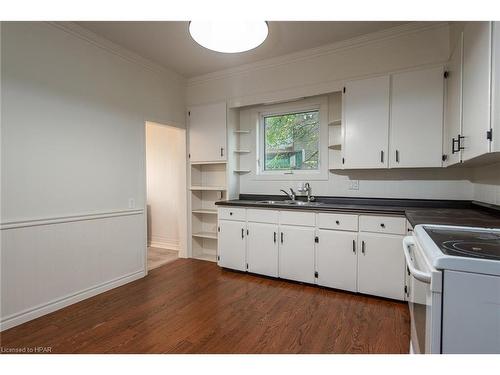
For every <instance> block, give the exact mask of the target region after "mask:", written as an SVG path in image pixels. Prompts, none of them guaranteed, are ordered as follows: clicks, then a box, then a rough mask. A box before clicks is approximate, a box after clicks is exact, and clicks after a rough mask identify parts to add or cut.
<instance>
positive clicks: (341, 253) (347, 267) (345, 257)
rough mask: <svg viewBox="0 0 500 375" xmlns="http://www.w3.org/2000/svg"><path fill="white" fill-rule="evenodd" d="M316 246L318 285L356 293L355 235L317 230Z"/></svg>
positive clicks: (353, 233) (352, 233) (354, 233)
mask: <svg viewBox="0 0 500 375" xmlns="http://www.w3.org/2000/svg"><path fill="white" fill-rule="evenodd" d="M318 237H319V243H318V244H317V245H316V270H317V271H318V284H319V285H323V286H327V287H330V288H337V289H343V290H349V291H351V292H356V291H357V289H356V279H357V275H356V274H357V264H358V261H357V255H356V251H357V233H356V232H340V231H334V230H319V231H318Z"/></svg>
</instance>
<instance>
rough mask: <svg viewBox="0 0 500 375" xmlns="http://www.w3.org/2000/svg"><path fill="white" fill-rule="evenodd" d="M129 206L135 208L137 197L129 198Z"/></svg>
mask: <svg viewBox="0 0 500 375" xmlns="http://www.w3.org/2000/svg"><path fill="white" fill-rule="evenodd" d="M128 208H135V199H134V198H129V199H128Z"/></svg>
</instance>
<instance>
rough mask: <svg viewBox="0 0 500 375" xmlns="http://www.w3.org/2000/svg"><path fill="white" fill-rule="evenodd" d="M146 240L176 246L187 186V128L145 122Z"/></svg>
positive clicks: (162, 246)
mask: <svg viewBox="0 0 500 375" xmlns="http://www.w3.org/2000/svg"><path fill="white" fill-rule="evenodd" d="M146 171H147V208H148V244H149V245H150V246H153V247H161V248H165V249H172V250H179V248H180V232H181V224H182V223H181V222H180V220H179V218H180V217H182V216H183V215H184V211H185V210H186V206H185V205H182V202H183V195H184V194H185V189H186V132H185V130H183V129H179V128H174V127H170V126H164V125H160V124H155V123H151V122H148V123H146Z"/></svg>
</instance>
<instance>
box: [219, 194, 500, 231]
mask: <svg viewBox="0 0 500 375" xmlns="http://www.w3.org/2000/svg"><path fill="white" fill-rule="evenodd" d="M283 199H284V197H283V196H280V195H278V196H276V195H244V194H241V195H240V199H234V200H229V201H221V202H217V203H216V205H221V206H236V207H254V208H277V209H280V210H302V211H304V210H309V211H323V212H325V211H326V212H331V211H337V212H355V213H372V214H373V213H381V214H395V215H405V216H406V218H407V219H408V221H409V222H410V224H411V225H412V226H415V225H418V224H443V225H462V226H477V227H487V228H500V207H499V206H494V205H486V204H482V203H479V202H473V201H463V200H433V199H385V198H346V197H316V200H317V201H318V202H321V203H323V204H322V205H320V206H285V205H283V204H268V203H259V201H265V200H274V201H280V200H283ZM299 199H302V197H300V198H299Z"/></svg>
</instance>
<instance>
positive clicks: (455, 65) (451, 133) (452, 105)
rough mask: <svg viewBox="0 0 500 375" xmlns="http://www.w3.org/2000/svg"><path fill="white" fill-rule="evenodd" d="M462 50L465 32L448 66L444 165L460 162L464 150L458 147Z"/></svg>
mask: <svg viewBox="0 0 500 375" xmlns="http://www.w3.org/2000/svg"><path fill="white" fill-rule="evenodd" d="M462 50H463V33H461V34H460V37H459V39H458V42H457V45H456V47H455V49H454V51H453V54H452V55H451V58H450V61H449V63H448V65H447V66H446V72H447V75H448V77H447V78H446V81H445V82H446V115H445V122H444V137H443V153H444V154H445V155H446V159H445V160H444V165H445V166H449V165H452V164H456V163H460V161H461V154H462V152H461V151H460V150H459V149H458V136H459V135H461V134H462V58H463V57H462Z"/></svg>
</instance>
